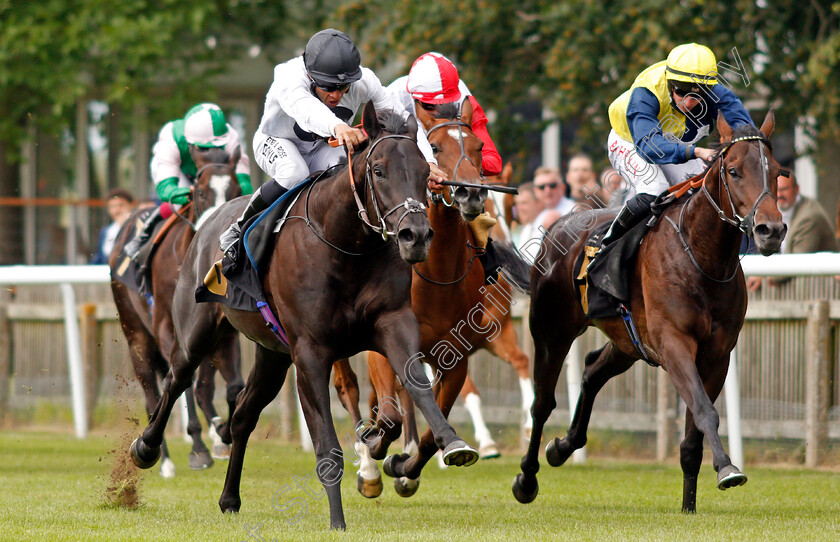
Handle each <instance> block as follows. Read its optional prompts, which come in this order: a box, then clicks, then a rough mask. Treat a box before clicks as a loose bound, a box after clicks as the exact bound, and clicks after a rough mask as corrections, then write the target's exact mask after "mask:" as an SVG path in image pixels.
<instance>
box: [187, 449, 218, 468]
mask: <svg viewBox="0 0 840 542" xmlns="http://www.w3.org/2000/svg"><path fill="white" fill-rule="evenodd" d="M212 466H213V458H212V457H210V452H208V451H206V450H205V451H203V452H190V468H191V469H192V470H204V469H209V468H210V467H212Z"/></svg>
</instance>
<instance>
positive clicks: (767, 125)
mask: <svg viewBox="0 0 840 542" xmlns="http://www.w3.org/2000/svg"><path fill="white" fill-rule="evenodd" d="M775 128H776V113H774V112H773V108H772V107H771V108H770V110H769V111H767V114H766V115H765V116H764V122H762V123H761V128H759V131H760V132H761V133H762V134H764V137H768V138H769V137H770V134H772V133H773V130H774V129H775Z"/></svg>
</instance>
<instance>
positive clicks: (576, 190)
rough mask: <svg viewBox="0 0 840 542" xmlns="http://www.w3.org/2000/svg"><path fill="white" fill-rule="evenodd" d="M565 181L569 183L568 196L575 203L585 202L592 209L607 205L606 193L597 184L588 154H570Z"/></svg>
mask: <svg viewBox="0 0 840 542" xmlns="http://www.w3.org/2000/svg"><path fill="white" fill-rule="evenodd" d="M566 182H567V183H568V184H569V192H570V193H569V196H570V197H571V198H572V200H574V202H575V203H585V204H586V205H588V206H589V207H591V208H592V209H603V208H604V207H606V206H607V200H608V199H609V198H608V195H607V194H605V193H604V192H605V191H604V189H603V188H602V187H601V185H600V184H598V179H597V178H596V177H595V170H594V169H593V167H592V159H591V158H590V157H589V156H588V155H586V154H582V153H581V154H576V155H574V156H572V158H571V159H570V160H569V169H568V170H567V171H566Z"/></svg>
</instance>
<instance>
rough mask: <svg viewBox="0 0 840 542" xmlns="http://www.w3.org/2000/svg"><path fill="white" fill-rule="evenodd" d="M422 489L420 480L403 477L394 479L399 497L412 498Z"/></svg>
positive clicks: (395, 489)
mask: <svg viewBox="0 0 840 542" xmlns="http://www.w3.org/2000/svg"><path fill="white" fill-rule="evenodd" d="M419 488H420V479H419V478H418V479H417V480H412V479H411V478H406V477H405V476H402V477H400V478H394V491H396V492H397V495H399V496H400V497H405V498H408V497H411V496H412V495H414V494H415V493H417V490H418V489H419Z"/></svg>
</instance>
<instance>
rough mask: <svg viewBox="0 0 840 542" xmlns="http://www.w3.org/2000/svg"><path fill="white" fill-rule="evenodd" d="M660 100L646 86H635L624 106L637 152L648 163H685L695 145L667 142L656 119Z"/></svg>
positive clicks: (693, 156) (691, 156) (689, 158)
mask: <svg viewBox="0 0 840 542" xmlns="http://www.w3.org/2000/svg"><path fill="white" fill-rule="evenodd" d="M658 116H659V100H658V99H657V98H656V96H654V95H653V93H652V92H651V91H649V90H648V89H646V88H642V87H639V88H636V89H634V90H633V94H631V96H630V103H629V104H628V105H627V124H628V126H629V128H630V134H631V135H632V136H633V144H634V145H635V147H636V152H638V153H639V155H641V157H642V158H644V159H645V161H647V162H649V163H651V164H684V163H685V162H687V161H689V160H691V159H692V158H697V157H696V156H695V155H694V146H693V145H686V144H685V143H679V142H676V141H670V140H668V139H666V138H665V136H664V135H663V133H662V126H661V125H660V122H659V118H658Z"/></svg>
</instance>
